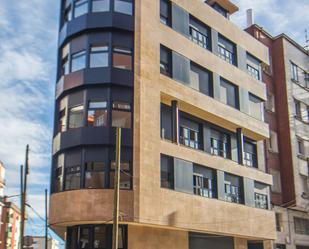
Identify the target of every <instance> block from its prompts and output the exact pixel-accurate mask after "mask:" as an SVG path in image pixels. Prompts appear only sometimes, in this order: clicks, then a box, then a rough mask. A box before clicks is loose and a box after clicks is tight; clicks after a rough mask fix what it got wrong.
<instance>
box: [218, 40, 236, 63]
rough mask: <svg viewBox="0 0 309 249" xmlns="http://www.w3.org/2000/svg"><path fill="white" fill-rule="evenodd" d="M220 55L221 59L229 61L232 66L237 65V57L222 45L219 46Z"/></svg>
mask: <svg viewBox="0 0 309 249" xmlns="http://www.w3.org/2000/svg"><path fill="white" fill-rule="evenodd" d="M218 53H219V54H218V55H219V57H220V58H221V59H223V60H225V61H227V62H228V63H230V64H233V65H236V55H235V54H234V53H233V52H231V51H229V50H228V49H226V48H225V47H223V46H222V45H220V44H218Z"/></svg>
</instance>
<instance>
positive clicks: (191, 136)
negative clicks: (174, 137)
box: [180, 126, 199, 149]
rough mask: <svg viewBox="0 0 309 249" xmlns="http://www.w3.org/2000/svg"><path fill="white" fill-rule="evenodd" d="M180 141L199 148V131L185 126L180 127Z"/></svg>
mask: <svg viewBox="0 0 309 249" xmlns="http://www.w3.org/2000/svg"><path fill="white" fill-rule="evenodd" d="M180 143H181V144H183V145H185V146H188V147H191V148H193V149H199V133H198V131H195V130H192V129H190V128H187V127H183V126H181V127H180Z"/></svg>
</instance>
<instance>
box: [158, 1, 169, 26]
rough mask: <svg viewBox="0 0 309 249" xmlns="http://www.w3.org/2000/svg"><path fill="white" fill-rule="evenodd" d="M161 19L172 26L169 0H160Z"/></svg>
mask: <svg viewBox="0 0 309 249" xmlns="http://www.w3.org/2000/svg"><path fill="white" fill-rule="evenodd" d="M160 21H161V23H163V24H165V25H168V26H171V3H170V1H169V0H161V1H160Z"/></svg>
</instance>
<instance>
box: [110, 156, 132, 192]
mask: <svg viewBox="0 0 309 249" xmlns="http://www.w3.org/2000/svg"><path fill="white" fill-rule="evenodd" d="M115 169H116V163H115V162H111V170H110V173H109V178H110V181H109V184H110V188H114V183H115V182H114V179H115ZM131 178H132V175H131V172H130V163H128V162H121V163H120V189H131Z"/></svg>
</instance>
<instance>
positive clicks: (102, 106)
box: [87, 101, 107, 126]
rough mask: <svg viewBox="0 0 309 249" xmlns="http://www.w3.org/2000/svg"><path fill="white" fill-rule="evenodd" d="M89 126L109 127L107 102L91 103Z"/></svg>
mask: <svg viewBox="0 0 309 249" xmlns="http://www.w3.org/2000/svg"><path fill="white" fill-rule="evenodd" d="M87 122H88V126H106V125H107V102H93V101H91V102H89V107H88V118H87Z"/></svg>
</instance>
